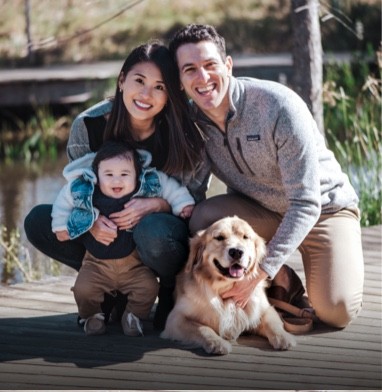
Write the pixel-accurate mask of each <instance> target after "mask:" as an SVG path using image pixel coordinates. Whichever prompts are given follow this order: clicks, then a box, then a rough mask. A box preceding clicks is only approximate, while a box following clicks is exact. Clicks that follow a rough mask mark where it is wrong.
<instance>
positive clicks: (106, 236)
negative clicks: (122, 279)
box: [89, 215, 118, 246]
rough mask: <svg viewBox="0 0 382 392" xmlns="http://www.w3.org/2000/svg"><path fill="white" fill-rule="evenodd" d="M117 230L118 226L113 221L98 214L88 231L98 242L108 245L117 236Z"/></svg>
mask: <svg viewBox="0 0 382 392" xmlns="http://www.w3.org/2000/svg"><path fill="white" fill-rule="evenodd" d="M117 230H118V227H117V225H116V224H115V223H114V222H113V221H111V220H110V219H107V218H106V217H105V216H103V215H100V216H99V217H98V219H97V220H96V221H95V222H94V225H93V227H92V228H91V229H90V230H89V231H90V233H91V234H92V236H93V237H94V238H95V239H96V240H97V241H98V242H100V243H101V244H104V245H106V246H108V245H110V244H111V243H112V242H113V241H114V240H115V239H116V238H117Z"/></svg>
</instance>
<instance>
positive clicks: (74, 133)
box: [66, 115, 91, 162]
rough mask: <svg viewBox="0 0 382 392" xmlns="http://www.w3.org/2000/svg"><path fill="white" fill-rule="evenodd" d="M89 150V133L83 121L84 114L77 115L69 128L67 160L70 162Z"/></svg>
mask: <svg viewBox="0 0 382 392" xmlns="http://www.w3.org/2000/svg"><path fill="white" fill-rule="evenodd" d="M89 152H91V150H90V145H89V135H88V130H87V128H86V125H85V122H84V116H83V115H79V116H78V117H76V118H75V119H74V121H73V124H72V127H71V129H70V135H69V140H68V144H67V146H66V153H67V156H68V158H69V161H70V162H72V161H74V160H75V159H78V158H80V157H82V156H84V155H85V154H87V153H89Z"/></svg>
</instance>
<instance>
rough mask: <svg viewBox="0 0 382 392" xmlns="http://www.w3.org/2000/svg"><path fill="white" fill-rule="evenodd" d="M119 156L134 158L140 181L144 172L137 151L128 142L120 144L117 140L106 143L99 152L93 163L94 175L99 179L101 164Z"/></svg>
mask: <svg viewBox="0 0 382 392" xmlns="http://www.w3.org/2000/svg"><path fill="white" fill-rule="evenodd" d="M119 156H120V157H125V158H131V157H132V159H133V162H134V168H135V172H136V173H137V181H138V179H139V175H140V173H141V170H142V165H141V160H140V157H139V154H138V152H137V150H135V149H134V148H133V147H131V145H130V144H129V143H126V142H120V141H115V140H108V141H106V142H104V143H103V144H102V146H101V148H100V149H99V150H98V151H97V153H96V155H95V157H94V160H93V163H92V169H93V171H94V173H95V174H96V175H97V177H98V167H99V164H100V162H102V161H105V160H107V159H111V158H115V157H119Z"/></svg>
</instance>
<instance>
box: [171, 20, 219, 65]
mask: <svg viewBox="0 0 382 392" xmlns="http://www.w3.org/2000/svg"><path fill="white" fill-rule="evenodd" d="M201 41H210V42H213V43H214V44H215V45H216V47H217V48H218V52H219V54H220V57H221V59H222V60H223V61H225V60H226V57H227V53H226V48H225V39H224V38H223V37H222V36H221V35H220V34H219V33H218V32H217V31H216V29H215V27H213V26H210V25H197V24H189V25H187V26H186V27H183V28H181V29H180V30H178V31H177V32H176V33H175V34H174V36H173V37H172V39H171V41H170V44H169V49H170V52H171V54H172V56H173V57H174V59H175V60H176V52H177V50H178V48H179V47H180V46H182V45H184V44H196V43H198V42H201Z"/></svg>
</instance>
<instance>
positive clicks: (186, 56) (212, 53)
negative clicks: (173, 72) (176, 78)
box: [176, 41, 232, 121]
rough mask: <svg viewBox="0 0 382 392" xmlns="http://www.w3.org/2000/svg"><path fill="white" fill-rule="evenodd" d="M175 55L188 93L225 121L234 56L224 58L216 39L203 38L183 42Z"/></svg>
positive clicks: (214, 117) (217, 117)
mask: <svg viewBox="0 0 382 392" xmlns="http://www.w3.org/2000/svg"><path fill="white" fill-rule="evenodd" d="M176 58H177V62H178V67H179V71H180V81H181V84H182V86H183V88H184V89H185V91H186V93H187V95H188V96H189V97H190V98H191V99H192V100H193V101H194V102H195V104H196V105H198V107H199V108H200V109H201V110H202V111H203V112H204V113H205V114H206V115H207V116H208V117H210V118H211V119H219V120H220V121H223V120H224V119H225V116H226V115H227V113H228V110H229V99H228V86H229V77H230V76H231V74H232V59H231V57H230V56H227V58H226V61H225V62H224V61H223V60H222V58H221V57H220V54H219V51H218V48H217V46H216V45H215V44H214V43H213V42H210V41H201V42H198V43H195V44H194V43H188V44H184V45H182V46H180V47H179V48H178V50H177V52H176ZM222 117H223V118H222Z"/></svg>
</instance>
